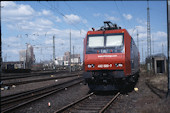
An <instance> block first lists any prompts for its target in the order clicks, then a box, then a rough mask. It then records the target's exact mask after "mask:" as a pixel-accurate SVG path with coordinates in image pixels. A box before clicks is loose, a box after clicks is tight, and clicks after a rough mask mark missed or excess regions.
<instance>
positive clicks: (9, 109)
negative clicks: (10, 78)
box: [1, 78, 83, 113]
mask: <svg viewBox="0 0 170 113" xmlns="http://www.w3.org/2000/svg"><path fill="white" fill-rule="evenodd" d="M82 81H83V79H82V78H80V79H77V82H75V81H73V80H70V82H73V83H71V84H69V83H70V82H67V84H66V85H65V86H60V87H59V88H55V89H53V90H51V91H48V92H45V93H43V94H38V95H34V96H32V95H30V96H29V97H27V98H26V99H28V98H33V99H29V100H27V101H24V102H22V103H20V104H15V105H12V106H10V107H8V108H5V109H2V108H1V110H2V111H1V113H4V112H8V111H11V110H13V109H16V108H18V107H21V106H23V105H25V104H28V103H30V102H33V101H36V100H39V99H41V98H43V97H46V96H48V95H51V94H53V93H56V92H59V91H61V90H64V89H65V88H66V87H67V88H68V87H72V86H74V85H76V84H79V83H80V82H82ZM63 84H64V83H63ZM60 85H61V84H60ZM36 96H37V97H36ZM23 99H24V98H21V100H22V101H23ZM15 101H18V100H15ZM9 103H11V102H9ZM9 103H8V102H5V103H4V104H3V103H1V104H3V106H4V105H6V104H9ZM6 106H7V105H6ZM1 107H2V105H1Z"/></svg>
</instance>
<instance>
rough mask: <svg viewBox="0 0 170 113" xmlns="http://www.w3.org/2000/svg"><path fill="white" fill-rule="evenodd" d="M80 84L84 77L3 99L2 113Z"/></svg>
mask: <svg viewBox="0 0 170 113" xmlns="http://www.w3.org/2000/svg"><path fill="white" fill-rule="evenodd" d="M80 82H83V78H82V77H79V78H76V79H73V80H70V81H67V82H64V83H61V84H56V85H51V86H48V87H43V88H39V89H35V90H30V91H26V92H21V93H17V94H13V95H8V96H4V97H1V113H5V112H9V111H11V110H13V109H16V108H18V107H21V106H23V105H25V104H28V103H30V102H33V101H36V100H39V99H41V98H43V97H46V96H49V95H51V94H53V93H56V92H59V91H61V90H64V89H65V88H68V87H71V86H74V85H76V84H79V83H80Z"/></svg>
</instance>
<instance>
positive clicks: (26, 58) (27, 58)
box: [19, 44, 35, 68]
mask: <svg viewBox="0 0 170 113" xmlns="http://www.w3.org/2000/svg"><path fill="white" fill-rule="evenodd" d="M19 57H20V58H19V59H20V61H23V62H24V63H25V67H24V68H31V66H32V64H33V63H35V55H34V49H33V47H32V46H31V45H30V44H27V49H26V50H21V51H19Z"/></svg>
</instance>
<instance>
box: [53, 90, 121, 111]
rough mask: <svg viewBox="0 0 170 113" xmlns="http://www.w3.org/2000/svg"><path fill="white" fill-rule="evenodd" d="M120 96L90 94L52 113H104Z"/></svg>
mask: <svg viewBox="0 0 170 113" xmlns="http://www.w3.org/2000/svg"><path fill="white" fill-rule="evenodd" d="M119 95H120V92H118V93H117V94H116V95H114V96H113V95H109V96H101V95H95V94H94V93H90V94H89V95H86V96H85V97H83V98H81V99H80V100H77V101H76V102H73V103H71V104H69V105H67V106H64V107H63V108H61V109H59V110H57V111H55V112H54V113H104V112H105V110H106V109H107V108H108V107H109V106H110V105H111V104H112V102H113V101H114V100H115V99H116V98H117V97H118V96H119Z"/></svg>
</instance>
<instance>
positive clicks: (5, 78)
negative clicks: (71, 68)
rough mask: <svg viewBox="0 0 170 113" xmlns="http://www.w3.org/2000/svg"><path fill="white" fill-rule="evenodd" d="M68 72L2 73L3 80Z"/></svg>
mask: <svg viewBox="0 0 170 113" xmlns="http://www.w3.org/2000/svg"><path fill="white" fill-rule="evenodd" d="M61 73H63V74H64V73H68V72H67V71H58V72H48V73H47V72H46V73H27V74H23V73H22V74H10V75H1V80H10V79H18V78H27V77H37V76H45V75H50V74H61Z"/></svg>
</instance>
